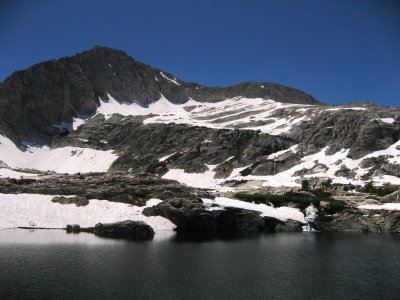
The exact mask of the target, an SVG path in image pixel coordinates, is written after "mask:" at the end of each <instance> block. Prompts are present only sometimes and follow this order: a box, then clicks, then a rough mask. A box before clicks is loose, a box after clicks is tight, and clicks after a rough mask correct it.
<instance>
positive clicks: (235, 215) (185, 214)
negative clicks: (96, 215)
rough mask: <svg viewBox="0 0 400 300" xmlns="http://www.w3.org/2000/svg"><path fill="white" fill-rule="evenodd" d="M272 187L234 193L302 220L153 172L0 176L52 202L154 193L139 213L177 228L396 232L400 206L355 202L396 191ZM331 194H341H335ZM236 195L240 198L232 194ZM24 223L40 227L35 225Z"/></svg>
mask: <svg viewBox="0 0 400 300" xmlns="http://www.w3.org/2000/svg"><path fill="white" fill-rule="evenodd" d="M271 192H272V190H271V189H269V190H268V193H270V194H265V195H264V196H265V197H266V199H267V200H265V201H264V200H262V199H263V198H260V194H247V196H248V199H247V198H246V197H244V196H243V195H240V194H237V195H236V197H242V198H243V199H247V200H246V201H247V202H246V201H244V200H243V201H242V202H241V203H244V204H245V203H249V204H250V205H264V204H263V203H265V205H266V207H267V206H268V207H275V208H276V209H279V208H280V207H284V208H287V209H295V210H297V211H299V212H301V213H302V214H304V216H305V218H304V220H303V221H299V220H294V219H290V218H288V219H286V220H282V219H279V218H277V217H273V216H266V215H263V214H262V213H261V212H260V211H255V210H251V209H245V208H240V207H233V206H232V207H230V206H229V205H228V206H221V205H218V204H217V203H213V204H211V202H212V201H213V200H212V199H216V197H217V196H218V194H220V193H218V192H216V191H212V190H205V189H195V188H191V187H187V186H184V185H181V184H179V183H178V182H176V181H173V180H164V179H160V178H158V177H156V176H154V175H151V174H142V175H132V174H130V175H127V174H122V173H102V174H77V175H49V176H46V177H45V178H41V179H0V193H2V194H20V193H31V194H47V195H54V197H53V198H52V200H51V202H53V203H57V204H62V205H67V206H69V205H73V206H76V207H85V206H86V205H88V204H89V202H90V201H91V199H104V200H108V201H111V202H116V203H124V204H127V205H135V206H138V207H143V205H145V203H146V201H148V200H149V199H154V198H157V199H160V201H159V203H157V204H156V205H154V206H146V207H144V208H143V210H142V212H141V213H142V215H144V216H145V217H156V216H158V217H163V218H165V219H167V220H169V221H171V222H172V223H173V224H175V225H176V229H175V230H176V231H179V232H214V233H218V232H260V233H271V232H282V231H286V232H287V231H292V232H300V231H303V230H315V231H320V232H349V231H351V232H363V233H366V232H376V233H400V211H389V210H381V209H379V210H377V209H360V208H358V206H360V205H361V204H375V205H376V204H379V203H381V204H383V203H384V202H385V201H386V202H396V201H397V200H398V199H397V198H398V197H397V194H398V192H394V193H392V194H390V195H387V196H384V197H378V196H376V195H375V196H374V195H372V194H368V193H353V194H351V193H345V192H342V193H341V196H339V194H340V192H337V191H336V192H335V195H334V196H332V195H331V196H330V197H331V198H329V197H328V196H325V197H326V199H325V198H324V199H325V200H321V201H320V198H319V197H316V196H315V195H314V194H313V193H312V192H311V191H298V192H296V193H294V192H293V190H292V191H291V192H290V193H285V194H282V190H279V189H275V191H274V192H275V193H278V194H275V195H273V194H271ZM279 193H280V195H279ZM59 195H63V196H59ZM72 195H73V196H72ZM226 195H228V194H226ZM229 196H230V197H232V199H235V195H233V194H229ZM250 196H251V197H250ZM257 197H258V198H257ZM332 197H334V198H335V199H340V200H334V199H333V198H332ZM205 199H210V200H209V201H211V202H210V203H208V204H207V203H205V202H204V201H205ZM252 199H253V200H252ZM254 199H255V201H254ZM396 199H397V200H396ZM278 200H279V201H281V202H279V201H278ZM235 201H239V200H238V199H237V198H236V200H235ZM263 201H264V202H263ZM310 201H311V202H310ZM329 201H330V202H329ZM397 202H398V201H397ZM251 203H253V204H251ZM257 203H258V204H257ZM338 204H340V205H338ZM310 207H312V208H313V209H314V212H313V214H314V216H313V217H309V215H310V213H309V212H308V211H307V210H308V209H309V208H310ZM24 228H30V229H32V228H34V229H38V228H37V227H35V226H31V227H24ZM65 229H66V231H67V232H89V233H94V234H96V235H99V236H105V237H122V238H129V239H137V240H148V239H150V240H151V239H153V237H154V230H153V228H152V227H151V226H149V225H148V224H146V223H144V222H141V221H133V220H124V221H119V222H115V223H111V224H109V223H103V224H102V223H99V224H97V225H96V226H94V227H84V226H81V225H80V224H69V225H68V226H66V228H65Z"/></svg>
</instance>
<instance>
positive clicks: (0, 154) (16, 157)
mask: <svg viewBox="0 0 400 300" xmlns="http://www.w3.org/2000/svg"><path fill="white" fill-rule="evenodd" d="M117 158H118V156H117V155H116V154H114V153H113V151H110V150H108V151H100V150H94V149H90V148H79V147H63V148H55V149H50V148H49V147H46V146H42V147H32V146H28V147H27V149H26V150H25V151H22V150H21V149H19V148H18V147H17V146H16V145H15V144H14V143H13V142H12V141H11V140H10V139H8V138H6V137H5V136H2V135H0V161H3V162H4V163H6V164H7V165H8V166H10V167H11V168H22V169H34V170H39V171H54V172H57V173H70V174H72V173H79V172H81V173H86V172H106V171H108V169H109V168H110V166H111V164H112V163H113V161H114V160H116V159H117ZM4 172H5V171H2V173H3V174H4ZM9 175H10V176H11V177H14V176H16V175H18V174H15V173H14V174H11V173H10V174H9ZM4 177H5V176H4Z"/></svg>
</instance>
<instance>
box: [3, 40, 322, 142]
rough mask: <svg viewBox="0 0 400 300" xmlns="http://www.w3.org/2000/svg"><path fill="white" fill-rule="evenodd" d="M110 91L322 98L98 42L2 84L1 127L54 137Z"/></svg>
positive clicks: (128, 97) (207, 98) (129, 96)
mask: <svg viewBox="0 0 400 300" xmlns="http://www.w3.org/2000/svg"><path fill="white" fill-rule="evenodd" d="M108 94H110V95H112V96H113V97H114V98H115V99H118V100H121V101H126V102H129V103H131V102H138V103H140V104H142V105H143V106H146V105H148V104H149V103H151V102H154V101H156V100H158V99H159V98H160V96H161V94H162V95H164V96H165V97H166V98H167V99H168V100H170V101H171V102H173V103H184V102H186V101H187V100H188V99H189V97H191V98H193V99H196V100H197V101H201V102H216V101H221V100H224V99H226V98H231V97H235V96H243V97H260V98H264V99H271V98H272V99H274V100H276V101H280V102H290V103H304V104H318V103H319V102H318V101H317V100H316V99H314V98H313V97H312V96H310V95H308V94H306V93H303V92H301V91H298V90H295V89H292V88H288V87H284V86H281V85H278V84H272V83H241V84H238V85H235V86H231V87H226V88H219V87H213V88H210V87H205V86H201V85H199V84H196V83H186V82H184V81H181V80H179V79H177V78H175V77H174V76H173V75H171V74H170V73H168V72H164V71H160V70H159V69H155V68H152V67H150V66H148V65H145V64H143V63H141V62H139V61H136V60H135V59H133V58H132V57H130V56H129V55H127V54H126V53H125V52H124V51H119V50H114V49H110V48H105V47H99V46H96V47H95V48H93V49H91V50H89V51H84V52H82V53H79V54H77V55H75V56H72V57H64V58H61V59H58V60H51V61H47V62H44V63H40V64H37V65H34V66H32V67H30V68H28V69H26V70H24V71H18V72H15V73H13V74H12V75H11V76H10V77H8V78H7V79H6V80H5V81H4V82H3V83H1V84H0V119H1V123H0V129H1V131H2V132H3V133H6V134H7V135H8V136H11V137H12V138H13V139H15V140H16V139H17V137H19V138H20V139H21V140H31V141H38V142H48V141H49V140H50V137H51V136H53V135H54V134H56V133H57V130H56V128H55V127H53V126H52V125H54V124H60V123H62V122H71V121H72V118H73V117H77V116H85V115H90V114H92V113H93V112H95V110H96V105H97V104H98V98H99V97H100V98H101V99H103V100H108Z"/></svg>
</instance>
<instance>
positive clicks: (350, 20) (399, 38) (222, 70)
mask: <svg viewBox="0 0 400 300" xmlns="http://www.w3.org/2000/svg"><path fill="white" fill-rule="evenodd" d="M96 44H100V45H104V46H108V47H112V48H118V49H123V50H125V51H127V52H128V53H129V54H130V55H131V56H133V57H134V58H136V59H138V60H140V61H143V62H145V63H147V64H150V65H152V66H155V67H159V68H161V69H164V70H166V71H169V72H171V73H173V74H174V75H175V76H177V77H179V78H181V79H183V80H186V81H194V82H198V83H201V84H206V85H212V86H227V85H232V84H235V83H239V82H243V81H265V82H276V83H281V84H285V85H288V86H292V87H295V88H298V89H301V90H304V91H306V92H309V93H311V94H312V95H314V96H315V97H316V98H318V99H319V100H321V101H324V102H327V103H347V102H351V101H361V100H362V101H366V100H370V101H375V102H376V103H380V104H384V105H396V106H400V1H399V0H393V1H389V0H331V1H328V0H304V1H302V0H275V1H268V0H264V1H262V0H243V1H241V0H236V1H235V0H226V1H225V0H220V1H218V0H209V1H200V0H199V1H190V0H180V1H178V0H158V1H157V0H146V1H144V0H143V1H133V0H132V1H117V0H115V1H111V0H110V1H105V0H96V1H95V0H63V1H61V0H47V1H46V0H37V1H32V0H25V1H23V0H9V1H4V0H0V81H2V80H4V79H5V78H6V77H7V76H8V75H10V74H11V73H12V72H13V71H15V70H20V69H24V68H26V67H28V66H30V65H32V64H34V63H38V62H40V61H44V60H48V59H52V58H58V57H61V56H66V55H72V54H74V53H76V52H79V51H82V50H86V49H89V48H92V47H93V46H95V45H96Z"/></svg>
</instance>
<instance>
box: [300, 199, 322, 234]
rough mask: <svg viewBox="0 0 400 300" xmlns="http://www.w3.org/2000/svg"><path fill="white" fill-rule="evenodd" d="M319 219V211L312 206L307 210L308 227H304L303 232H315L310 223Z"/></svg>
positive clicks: (305, 218)
mask: <svg viewBox="0 0 400 300" xmlns="http://www.w3.org/2000/svg"><path fill="white" fill-rule="evenodd" d="M317 217H318V209H317V208H316V207H315V206H314V205H312V204H310V205H309V206H308V207H307V208H306V209H305V216H304V220H305V221H306V225H304V226H303V227H302V228H303V231H315V229H313V228H311V226H310V223H311V222H313V221H314V220H315V219H316V218H317Z"/></svg>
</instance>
